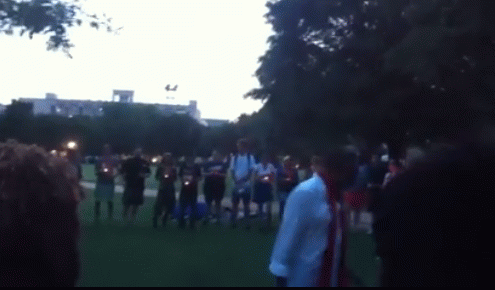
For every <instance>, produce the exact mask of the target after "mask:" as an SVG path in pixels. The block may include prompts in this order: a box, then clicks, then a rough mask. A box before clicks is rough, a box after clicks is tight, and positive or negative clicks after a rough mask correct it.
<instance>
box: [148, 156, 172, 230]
mask: <svg viewBox="0 0 495 290" xmlns="http://www.w3.org/2000/svg"><path fill="white" fill-rule="evenodd" d="M155 178H156V180H158V182H159V189H158V196H157V198H156V201H155V202H156V203H155V212H154V215H153V227H154V228H157V227H158V219H159V218H160V217H161V216H162V215H163V218H162V226H163V227H165V226H166V224H167V219H168V217H169V216H170V215H171V214H173V212H174V209H175V192H176V188H175V181H176V180H177V168H176V167H175V165H174V160H173V157H172V153H165V154H164V155H163V158H162V162H161V164H160V165H159V166H158V169H157V170H156V175H155ZM164 211H165V213H164Z"/></svg>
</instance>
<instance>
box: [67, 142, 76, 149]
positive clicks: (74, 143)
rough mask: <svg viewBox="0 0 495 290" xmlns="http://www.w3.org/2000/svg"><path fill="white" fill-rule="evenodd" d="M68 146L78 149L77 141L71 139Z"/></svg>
mask: <svg viewBox="0 0 495 290" xmlns="http://www.w3.org/2000/svg"><path fill="white" fill-rule="evenodd" d="M67 148H69V149H76V148H77V143H76V142H74V141H70V142H69V143H67Z"/></svg>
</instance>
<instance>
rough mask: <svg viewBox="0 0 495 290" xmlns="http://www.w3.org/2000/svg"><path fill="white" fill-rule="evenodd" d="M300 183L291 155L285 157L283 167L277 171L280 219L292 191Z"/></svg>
mask: <svg viewBox="0 0 495 290" xmlns="http://www.w3.org/2000/svg"><path fill="white" fill-rule="evenodd" d="M298 184H299V175H298V172H297V169H296V168H295V166H294V162H293V160H292V158H291V157H290V156H287V157H285V158H284V160H283V162H282V167H281V168H280V169H279V170H278V172H277V192H278V202H279V215H280V220H282V217H283V215H284V208H285V203H286V201H287V198H288V197H289V194H290V192H291V191H292V190H293V189H294V188H295V187H296V186H297V185H298Z"/></svg>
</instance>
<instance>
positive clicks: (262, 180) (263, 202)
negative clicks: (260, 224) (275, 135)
mask: <svg viewBox="0 0 495 290" xmlns="http://www.w3.org/2000/svg"><path fill="white" fill-rule="evenodd" d="M276 172H277V170H276V169H275V166H273V164H271V163H269V156H268V155H267V154H264V155H263V157H262V159H261V163H260V164H257V165H256V166H255V168H254V176H255V183H254V197H253V201H254V202H255V203H256V204H258V210H259V214H260V216H261V217H263V216H264V215H263V208H264V207H265V206H266V216H265V218H266V223H267V224H266V228H267V229H269V228H270V225H271V218H272V207H271V202H272V201H273V185H272V184H273V182H274V181H275V174H276Z"/></svg>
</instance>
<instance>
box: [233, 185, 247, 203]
mask: <svg viewBox="0 0 495 290" xmlns="http://www.w3.org/2000/svg"><path fill="white" fill-rule="evenodd" d="M241 199H242V200H243V201H244V202H249V201H251V186H249V185H244V186H236V187H234V189H233V190H232V202H233V203H239V200H241Z"/></svg>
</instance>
